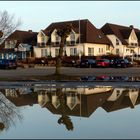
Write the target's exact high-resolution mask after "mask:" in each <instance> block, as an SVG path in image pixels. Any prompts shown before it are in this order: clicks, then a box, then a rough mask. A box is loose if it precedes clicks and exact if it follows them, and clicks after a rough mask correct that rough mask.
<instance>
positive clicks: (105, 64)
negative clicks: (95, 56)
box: [97, 59, 110, 67]
mask: <svg viewBox="0 0 140 140" xmlns="http://www.w3.org/2000/svg"><path fill="white" fill-rule="evenodd" d="M97 66H98V67H109V66H110V61H109V60H108V59H100V60H97Z"/></svg>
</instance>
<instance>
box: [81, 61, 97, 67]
mask: <svg viewBox="0 0 140 140" xmlns="http://www.w3.org/2000/svg"><path fill="white" fill-rule="evenodd" d="M80 67H81V68H83V67H86V68H91V67H96V60H94V59H84V60H81V62H80Z"/></svg>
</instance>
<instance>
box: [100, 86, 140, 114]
mask: <svg viewBox="0 0 140 140" xmlns="http://www.w3.org/2000/svg"><path fill="white" fill-rule="evenodd" d="M138 96H139V89H136V88H130V89H128V88H125V89H123V88H116V89H115V92H113V93H112V95H111V96H110V97H109V98H108V99H107V101H106V102H105V103H104V104H103V105H102V107H103V108H104V109H105V110H106V111H107V112H111V111H115V110H119V109H123V108H127V107H131V108H134V106H135V105H136V104H138V103H140V101H139V97H138Z"/></svg>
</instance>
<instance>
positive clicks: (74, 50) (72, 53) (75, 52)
mask: <svg viewBox="0 0 140 140" xmlns="http://www.w3.org/2000/svg"><path fill="white" fill-rule="evenodd" d="M70 55H71V56H74V55H77V48H70Z"/></svg>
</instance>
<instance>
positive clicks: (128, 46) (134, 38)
mask: <svg viewBox="0 0 140 140" xmlns="http://www.w3.org/2000/svg"><path fill="white" fill-rule="evenodd" d="M101 30H102V31H103V33H104V34H105V35H106V36H107V37H108V39H110V41H111V42H112V44H113V48H114V49H113V51H112V53H113V54H117V55H120V56H122V57H126V56H129V57H133V56H139V55H140V50H139V48H140V44H139V41H140V37H139V36H140V35H139V34H140V30H138V29H136V28H134V27H133V26H132V25H131V26H130V27H126V26H121V25H116V24H110V23H106V24H105V25H104V26H103V27H102V28H101Z"/></svg>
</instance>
